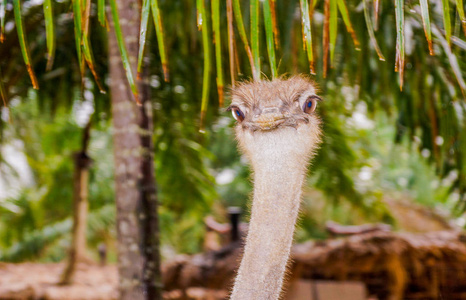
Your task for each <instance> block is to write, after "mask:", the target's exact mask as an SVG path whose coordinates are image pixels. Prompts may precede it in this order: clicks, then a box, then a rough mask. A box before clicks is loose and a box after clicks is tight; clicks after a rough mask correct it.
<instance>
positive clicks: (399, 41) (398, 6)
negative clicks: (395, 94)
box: [395, 0, 405, 90]
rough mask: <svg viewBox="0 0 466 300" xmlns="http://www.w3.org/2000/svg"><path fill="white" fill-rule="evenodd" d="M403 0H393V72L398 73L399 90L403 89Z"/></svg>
mask: <svg viewBox="0 0 466 300" xmlns="http://www.w3.org/2000/svg"><path fill="white" fill-rule="evenodd" d="M403 1H404V0H395V16H396V60H395V72H398V73H399V75H400V77H399V78H400V90H403V74H404V68H405V34H404V29H405V25H404V22H405V21H404V18H405V17H404V2H403Z"/></svg>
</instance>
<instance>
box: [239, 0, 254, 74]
mask: <svg viewBox="0 0 466 300" xmlns="http://www.w3.org/2000/svg"><path fill="white" fill-rule="evenodd" d="M233 12H234V15H235V21H236V26H237V27H238V31H239V36H240V38H241V40H242V41H243V44H244V48H245V49H246V54H247V55H248V58H249V64H250V65H251V69H252V75H253V78H254V79H255V80H258V79H259V78H257V77H256V75H257V72H256V71H255V64H254V59H253V56H252V51H251V48H250V47H249V42H248V36H247V35H246V30H245V29H244V23H243V16H242V13H241V7H240V3H239V0H233ZM259 73H260V72H259Z"/></svg>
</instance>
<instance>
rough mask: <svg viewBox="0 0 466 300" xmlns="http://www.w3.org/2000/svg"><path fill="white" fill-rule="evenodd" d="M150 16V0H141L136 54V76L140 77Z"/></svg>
mask: <svg viewBox="0 0 466 300" xmlns="http://www.w3.org/2000/svg"><path fill="white" fill-rule="evenodd" d="M149 16H150V0H143V1H142V12H141V26H139V54H138V71H137V72H138V74H137V78H138V79H140V78H141V71H142V62H143V59H144V48H145V46H146V36H147V25H148V24H149Z"/></svg>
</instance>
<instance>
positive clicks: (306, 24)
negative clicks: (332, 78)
mask: <svg viewBox="0 0 466 300" xmlns="http://www.w3.org/2000/svg"><path fill="white" fill-rule="evenodd" d="M299 2H300V6H301V19H302V31H303V33H302V35H303V43H304V45H305V47H306V52H307V60H308V62H309V70H310V73H311V74H315V70H314V53H313V48H312V29H311V26H312V23H311V13H310V8H309V3H308V2H307V0H300V1H299ZM315 2H317V1H314V3H315Z"/></svg>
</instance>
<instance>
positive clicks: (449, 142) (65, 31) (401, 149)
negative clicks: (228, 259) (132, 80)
mask: <svg viewBox="0 0 466 300" xmlns="http://www.w3.org/2000/svg"><path fill="white" fill-rule="evenodd" d="M363 1H366V5H367V6H368V7H367V8H366V9H367V11H366V12H367V13H368V14H369V16H370V19H369V20H371V22H372V26H376V25H378V26H376V27H377V30H376V31H375V36H376V38H377V41H378V44H379V46H380V49H381V52H382V53H383V55H384V57H385V61H381V60H379V58H378V56H377V54H376V53H375V50H374V47H373V44H372V43H371V41H370V38H369V34H368V29H367V23H366V20H365V18H364V5H363V2H361V1H357V0H347V1H346V4H347V5H348V8H349V11H350V18H351V22H352V25H353V27H354V30H355V33H356V36H357V38H358V40H359V43H360V50H357V49H356V48H355V46H354V43H353V39H352V38H351V35H349V34H348V33H347V32H346V27H345V25H344V23H343V20H342V18H341V16H339V17H338V23H337V28H338V31H339V32H338V35H337V39H336V44H335V57H334V61H333V68H331V69H330V68H329V69H328V74H327V77H326V78H324V77H323V63H322V62H323V59H322V58H323V56H324V53H323V44H324V43H323V42H322V41H323V36H322V33H323V26H324V20H325V17H324V5H325V3H326V1H314V2H313V3H315V9H314V11H313V18H312V24H313V25H312V26H313V27H312V34H313V38H312V39H313V43H314V45H313V48H314V55H315V57H316V74H317V75H315V76H314V75H313V76H312V78H313V79H314V80H316V82H317V83H318V85H319V87H320V90H321V92H320V94H321V95H322V96H323V98H325V101H324V102H322V105H321V106H320V107H319V108H318V111H319V114H320V115H321V116H322V119H323V121H324V132H325V138H324V143H323V145H322V147H321V150H320V151H319V153H318V155H317V156H316V158H315V159H314V161H313V168H312V173H311V174H310V176H309V180H308V186H307V188H306V191H305V193H304V200H303V208H302V218H301V221H300V224H301V226H300V228H299V230H298V232H297V234H296V235H297V241H300V242H301V241H304V240H307V239H310V238H325V237H326V232H325V228H324V227H325V222H326V221H327V220H334V221H337V222H341V223H343V224H361V223H366V222H386V223H390V224H392V225H394V226H395V228H398V229H404V230H414V231H416V230H421V229H419V228H417V227H416V226H413V227H409V226H402V225H401V223H402V222H401V221H400V218H403V217H402V215H401V214H400V210H399V209H398V210H397V209H396V207H399V205H402V204H406V203H412V202H415V203H417V204H418V205H422V206H426V207H428V208H432V209H435V210H440V211H441V213H443V214H444V215H446V216H447V218H449V219H450V220H453V221H454V222H456V224H457V225H458V226H460V227H462V226H464V225H465V223H466V220H465V218H464V216H463V214H462V212H463V211H464V205H465V204H466V198H465V197H466V195H465V191H466V128H465V127H466V119H465V116H464V114H465V103H464V100H465V99H464V95H463V94H462V92H464V91H462V90H461V84H464V77H465V76H464V75H465V71H464V70H466V42H465V41H464V40H465V32H463V31H462V27H461V20H460V16H459V14H458V10H457V9H456V7H455V5H456V3H461V1H457V2H454V1H450V2H451V3H450V5H451V10H450V17H451V25H452V35H453V36H452V39H451V40H452V45H451V48H450V47H449V46H448V44H447V43H446V40H445V31H444V25H443V19H444V15H443V13H442V1H429V4H430V16H431V21H432V28H433V40H434V45H433V50H434V52H435V55H433V56H430V55H429V51H428V43H427V41H426V38H425V36H424V30H423V23H422V20H421V17H420V15H419V14H418V11H419V2H418V1H404V2H405V8H404V11H405V24H404V26H405V27H404V30H405V46H404V48H405V52H406V64H405V73H404V84H403V91H400V82H399V74H398V73H395V72H394V66H395V57H396V53H395V52H396V47H395V45H396V26H397V22H396V20H395V13H394V9H395V8H394V2H393V1H380V3H379V5H380V9H379V12H378V21H377V23H375V16H374V10H373V7H372V6H373V5H374V3H376V2H377V1H367V0H363ZM397 2H399V1H397ZM5 3H6V5H5V8H6V10H5V11H6V14H5V17H6V22H5V41H4V42H3V43H2V44H0V69H1V71H2V73H1V76H2V77H1V78H0V79H1V81H2V83H3V86H4V87H5V91H7V94H8V97H7V101H8V103H7V104H6V105H5V106H4V107H3V109H2V121H1V123H0V124H1V125H0V126H1V141H0V149H1V151H0V153H1V156H0V179H1V181H0V184H1V185H0V260H5V261H22V260H41V261H58V260H61V259H63V258H64V257H65V254H66V249H67V247H69V246H70V230H71V227H72V209H73V206H72V176H73V175H72V174H73V161H72V153H73V152H74V151H77V150H79V147H80V141H81V135H82V133H83V127H84V126H85V125H86V123H87V119H88V118H89V116H90V115H92V122H93V125H92V126H93V127H92V130H91V142H90V146H89V155H90V157H91V158H92V159H93V164H92V167H91V178H90V191H89V200H90V215H89V222H88V241H89V244H90V250H91V251H93V255H95V252H96V251H95V249H96V246H97V244H99V243H101V242H105V243H106V244H107V245H109V246H110V250H111V251H110V253H111V255H112V256H113V257H114V256H115V253H114V247H113V246H112V245H114V243H115V230H114V222H115V207H114V181H113V157H112V153H113V149H112V142H111V135H112V128H111V122H110V118H111V116H110V108H109V105H110V104H109V98H108V97H109V96H108V94H101V93H99V91H98V88H97V86H96V84H95V81H94V78H93V77H92V74H91V73H90V72H89V71H88V72H87V73H86V74H85V76H84V80H83V83H82V82H81V78H80V73H79V64H78V61H77V58H76V53H75V51H76V50H75V48H74V47H75V45H74V43H75V41H74V29H73V15H72V12H71V2H70V1H66V0H63V1H57V2H54V15H55V20H56V28H55V34H56V45H57V47H56V51H55V57H54V65H53V68H52V69H51V70H50V71H46V63H47V60H46V47H45V43H46V37H45V26H44V17H43V11H42V6H41V4H42V2H41V1H36V0H34V1H32V0H30V1H22V4H23V14H24V16H23V22H24V24H25V28H26V30H27V39H28V41H29V48H30V49H29V50H30V53H31V57H32V61H33V67H34V70H35V72H36V74H37V78H38V81H39V86H40V89H39V90H33V89H32V87H31V84H30V80H29V77H28V74H27V71H26V67H25V66H24V63H23V59H22V57H21V56H20V55H19V53H20V51H21V50H20V48H19V43H18V38H17V35H16V30H15V25H14V21H13V11H12V9H13V6H12V1H5ZM261 3H262V2H261ZM275 3H276V13H277V25H278V29H279V31H278V32H279V47H278V48H277V50H276V51H277V52H276V55H277V61H278V71H279V73H280V74H284V73H285V74H294V73H305V74H306V73H309V63H308V60H307V55H306V52H305V51H304V50H303V39H302V34H301V15H300V10H299V7H300V6H299V5H300V3H299V1H280V0H278V1H276V2H275ZM159 4H160V9H161V11H162V12H163V21H164V30H165V36H164V39H165V43H166V49H167V54H168V60H169V68H170V81H169V82H165V81H164V80H163V70H162V65H161V64H160V58H159V51H158V48H157V45H156V43H155V38H154V32H153V29H149V31H148V35H149V36H150V37H151V38H150V39H149V40H150V41H151V42H150V43H149V45H148V47H149V48H148V49H146V51H147V52H148V53H149V55H148V59H149V60H150V65H151V67H150V74H151V76H150V85H151V88H152V102H153V107H154V111H153V118H154V124H155V129H154V133H153V134H154V141H155V149H156V150H155V161H156V164H155V165H156V170H155V171H156V177H157V181H158V188H159V190H158V191H159V196H160V201H161V206H160V220H161V239H162V255H163V257H164V258H170V257H172V256H173V255H174V254H176V253H195V252H198V251H201V250H202V240H203V236H204V233H205V226H204V224H203V218H204V217H205V216H206V215H208V214H213V215H214V216H216V218H217V219H218V220H219V221H226V220H227V219H226V208H227V207H228V206H241V207H242V208H243V209H244V211H247V210H248V208H247V200H248V198H249V195H250V193H251V183H250V180H249V176H250V174H249V171H248V168H247V165H246V162H245V160H244V158H242V157H241V156H240V155H239V154H238V153H237V151H236V143H235V140H234V135H233V131H232V126H233V123H234V120H233V118H231V116H230V115H229V113H227V112H225V111H224V107H219V105H218V97H217V88H216V86H215V84H214V82H215V78H214V77H215V76H214V74H215V72H214V71H212V78H211V85H210V88H209V89H210V93H209V94H210V97H209V98H208V99H209V108H208V110H207V114H206V119H205V121H204V123H205V126H206V132H205V133H200V132H199V128H200V126H201V124H200V118H199V116H200V111H201V94H202V78H203V65H204V52H203V47H202V40H201V32H199V31H198V28H197V27H196V22H197V20H196V17H197V15H196V13H197V11H196V4H195V3H194V1H169V0H160V1H159ZM205 4H206V9H207V11H210V5H211V1H206V2H205ZM241 5H242V8H243V18H244V21H245V24H249V22H248V20H249V9H248V7H249V6H248V1H241ZM220 7H221V10H220V11H221V20H225V19H226V9H225V3H224V2H223V1H222V3H221V6H220ZM205 17H206V21H207V23H204V25H203V26H208V24H209V23H210V24H211V20H210V14H207V15H206V16H205ZM261 19H262V15H261ZM90 22H91V26H90V28H92V29H91V32H90V39H91V44H92V47H93V51H94V57H95V63H96V70H97V73H98V74H100V77H101V79H102V82H103V84H104V88H105V89H106V90H108V82H107V76H108V69H107V29H106V28H105V27H102V26H100V25H99V24H98V21H97V6H96V5H94V4H93V6H92V7H91V19H90ZM206 24H207V25H206ZM246 29H247V31H248V32H249V26H246ZM221 30H222V33H224V34H223V35H222V40H221V44H222V46H223V48H224V51H225V53H227V52H226V49H227V34H226V32H227V28H226V22H223V21H222V22H221ZM209 34H211V30H210V32H209ZM236 34H238V33H237V32H236ZM260 42H261V70H262V72H263V73H264V75H265V76H267V77H271V70H270V65H269V62H268V58H267V50H266V47H265V33H264V32H262V31H261V35H260ZM236 49H237V53H238V55H237V57H238V59H239V61H238V69H239V73H240V75H239V79H240V80H242V79H246V78H249V77H251V69H250V65H249V61H248V58H247V54H246V52H245V50H244V48H243V45H242V44H241V40H240V38H239V36H238V35H237V36H236ZM211 52H213V47H212V45H211ZM211 60H212V62H213V61H214V55H213V54H212V57H211ZM222 60H223V62H224V64H225V65H228V55H227V54H225V55H223V56H222ZM226 70H227V69H224V71H225V72H224V73H225V74H224V75H225V76H227V73H228V72H227V71H226ZM455 72H456V74H455ZM458 72H459V74H458ZM227 79H228V80H226V82H230V81H229V76H227ZM204 93H205V91H204ZM397 203H401V204H397ZM397 205H398V206H397ZM407 218H409V217H407ZM405 219H406V218H405ZM245 220H247V216H246V217H245ZM421 227H422V225H421Z"/></svg>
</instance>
